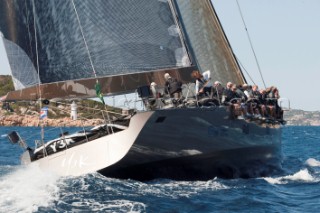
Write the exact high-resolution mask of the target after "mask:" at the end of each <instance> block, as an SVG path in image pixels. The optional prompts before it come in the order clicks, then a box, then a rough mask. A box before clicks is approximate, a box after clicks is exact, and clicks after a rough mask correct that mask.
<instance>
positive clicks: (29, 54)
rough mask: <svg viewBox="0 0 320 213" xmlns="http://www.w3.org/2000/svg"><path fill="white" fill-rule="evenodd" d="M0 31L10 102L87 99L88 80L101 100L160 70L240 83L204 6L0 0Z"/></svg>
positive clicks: (167, 0)
mask: <svg viewBox="0 0 320 213" xmlns="http://www.w3.org/2000/svg"><path fill="white" fill-rule="evenodd" d="M200 20H204V21H200ZM203 25H204V26H203ZM0 31H1V32H2V33H3V35H4V39H3V41H4V43H5V47H6V51H7V54H8V58H9V63H10V65H11V69H12V77H13V79H14V81H15V82H17V83H15V85H19V86H16V89H17V90H19V91H17V92H13V93H11V94H9V95H8V96H7V99H11V100H13V99H16V100H19V99H37V98H39V97H40V96H41V97H42V98H54V97H63V98H72V97H79V98H81V97H93V96H95V92H94V84H95V81H96V79H99V81H100V83H101V85H102V92H103V94H105V95H112V94H117V93H127V92H132V91H134V90H135V89H136V88H137V87H138V86H141V85H145V84H150V83H151V82H152V81H155V82H157V83H164V82H163V81H164V79H163V74H164V73H165V72H169V73H170V74H172V75H173V76H175V77H177V78H178V79H180V80H181V81H182V82H190V80H191V79H190V72H191V71H192V70H194V69H199V70H200V71H205V70H211V72H212V76H213V79H216V80H220V81H222V82H227V81H232V82H234V83H237V84H239V83H243V82H244V81H245V80H244V78H243V76H242V73H241V71H240V68H239V66H238V64H237V63H236V60H235V59H234V57H233V54H232V51H231V48H230V45H229V44H228V41H227V39H226V37H225V36H224V33H223V30H222V28H221V26H220V23H219V20H218V18H217V16H216V14H215V12H214V9H213V6H212V4H211V1H210V0H199V1H190V0H186V1H183V0H134V1H132V0H121V1H118V0H95V1H89V0H30V1H14V0H0ZM10 43H14V44H15V45H16V47H17V48H12V46H13V45H10ZM19 48H20V51H17V49H19ZM21 58H24V60H21ZM26 58H29V61H28V60H27V59H26ZM32 65H33V66H32ZM38 72H39V76H38ZM21 73H23V74H21ZM25 76H29V77H28V78H25ZM39 81H40V83H41V86H35V85H36V84H37V82H38V83H39ZM38 91H41V95H40V94H39V92H38Z"/></svg>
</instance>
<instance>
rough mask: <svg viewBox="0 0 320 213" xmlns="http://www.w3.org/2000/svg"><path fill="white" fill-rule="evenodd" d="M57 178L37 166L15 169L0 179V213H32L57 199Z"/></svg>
mask: <svg viewBox="0 0 320 213" xmlns="http://www.w3.org/2000/svg"><path fill="white" fill-rule="evenodd" d="M57 181H58V178H57V177H56V176H54V175H53V174H49V173H44V172H43V171H42V170H40V168H39V167H37V166H28V167H16V168H15V169H13V170H11V172H10V173H7V174H6V175H4V176H1V177H0V189H1V193H0V212H33V211H37V210H38V208H39V206H49V205H50V204H52V202H53V201H54V200H55V199H56V198H57V195H58V192H59V187H58V186H57Z"/></svg>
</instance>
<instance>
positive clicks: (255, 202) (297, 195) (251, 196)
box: [0, 126, 320, 213]
mask: <svg viewBox="0 0 320 213" xmlns="http://www.w3.org/2000/svg"><path fill="white" fill-rule="evenodd" d="M13 130H16V131H18V132H19V133H20V135H21V136H22V137H23V138H24V139H26V140H28V141H30V145H33V144H32V143H33V140H34V139H38V138H39V137H40V130H39V129H38V128H34V127H0V152H1V154H0V212H155V213H158V212H177V213H178V212H290V213H291V212H319V209H320V127H309V126H287V127H284V129H283V135H282V141H283V164H282V171H281V172H279V174H277V175H274V176H267V177H260V178H253V179H232V180H224V179H219V178H215V179H212V180H208V181H173V180H168V179H158V180H153V181H149V182H139V181H135V180H119V179H112V178H106V177H104V176H101V175H100V174H98V173H93V174H88V175H84V176H80V177H64V178H61V177H57V176H54V175H52V174H48V173H45V172H43V171H41V170H40V169H39V168H37V167H32V166H27V167H25V166H21V165H19V156H20V154H21V153H22V150H21V148H19V147H18V146H15V145H12V144H10V143H9V142H8V141H7V138H6V134H7V133H8V132H10V131H13ZM68 130H69V132H72V131H73V130H74V131H75V130H77V129H76V128H69V129H68ZM59 131H60V130H56V131H52V132H51V133H50V134H51V137H56V136H57V134H58V133H59ZM50 134H49V135H50Z"/></svg>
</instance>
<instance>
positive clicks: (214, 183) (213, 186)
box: [139, 179, 229, 199]
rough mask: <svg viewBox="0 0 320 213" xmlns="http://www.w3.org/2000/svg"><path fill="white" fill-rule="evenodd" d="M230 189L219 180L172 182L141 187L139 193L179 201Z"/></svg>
mask: <svg viewBox="0 0 320 213" xmlns="http://www.w3.org/2000/svg"><path fill="white" fill-rule="evenodd" d="M228 188H229V187H227V186H225V185H223V184H222V183H219V182H218V180H217V179H213V180H209V181H170V182H168V183H156V184H148V185H145V186H143V185H141V186H140V187H139V191H141V192H142V193H143V194H152V195H157V196H167V197H170V198H173V199H178V198H180V197H190V196H192V195H194V194H198V193H199V192H202V191H219V190H223V189H228Z"/></svg>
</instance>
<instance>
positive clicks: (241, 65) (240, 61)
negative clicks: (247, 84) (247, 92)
mask: <svg viewBox="0 0 320 213" xmlns="http://www.w3.org/2000/svg"><path fill="white" fill-rule="evenodd" d="M234 57H235V58H236V60H237V61H238V63H239V64H240V66H241V67H242V69H243V70H244V71H245V72H246V74H247V75H248V77H249V78H250V80H251V81H252V83H253V84H256V83H255V82H254V81H253V79H252V78H251V75H250V74H249V72H248V71H247V70H246V68H245V67H244V66H243V64H242V63H241V61H240V59H239V58H238V57H237V56H236V55H234Z"/></svg>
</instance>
